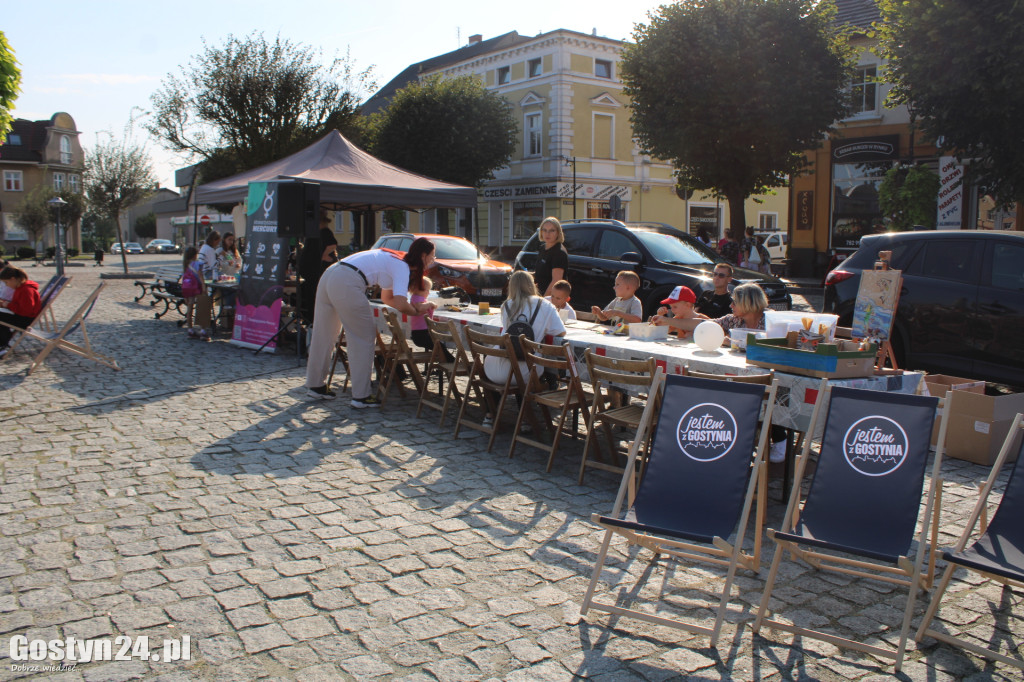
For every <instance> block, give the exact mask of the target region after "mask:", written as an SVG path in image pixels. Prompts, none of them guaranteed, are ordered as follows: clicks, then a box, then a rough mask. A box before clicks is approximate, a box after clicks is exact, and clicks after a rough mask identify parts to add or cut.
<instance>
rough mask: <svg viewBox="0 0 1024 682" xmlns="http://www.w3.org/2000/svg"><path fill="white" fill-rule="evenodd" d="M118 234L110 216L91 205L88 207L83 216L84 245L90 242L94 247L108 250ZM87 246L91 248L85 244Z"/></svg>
mask: <svg viewBox="0 0 1024 682" xmlns="http://www.w3.org/2000/svg"><path fill="white" fill-rule="evenodd" d="M116 234H117V231H116V229H115V225H114V221H113V220H111V219H110V218H109V217H108V216H105V215H100V214H99V213H96V211H95V209H93V208H92V207H91V206H90V207H88V208H87V209H86V211H85V215H83V216H82V245H83V246H85V245H86V243H89V245H91V247H92V249H102V250H104V251H106V250H107V249H108V248H109V247H110V244H111V243H112V242H113V241H114V237H115V236H116ZM85 248H86V249H87V250H89V246H85Z"/></svg>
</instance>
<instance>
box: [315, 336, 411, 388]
mask: <svg viewBox="0 0 1024 682" xmlns="http://www.w3.org/2000/svg"><path fill="white" fill-rule="evenodd" d="M387 354H388V344H387V343H385V341H384V339H383V337H381V335H380V332H377V333H376V350H375V351H374V357H373V363H374V366H375V368H376V370H377V385H378V387H379V386H380V381H381V377H382V376H383V373H384V362H385V358H386V357H387ZM339 361H340V362H341V364H342V366H343V367H344V368H345V382H344V383H343V384H342V386H341V390H342V392H345V391H347V390H348V381H349V370H348V343H347V341H346V339H345V330H344V329H342V330H341V332H340V333H339V334H338V341H337V342H336V343H335V344H334V360H333V361H332V362H331V372H330V374H328V375H327V382H326V385H327V388H330V387H331V383H332V382H333V381H334V373H335V370H336V369H337V368H338V362H339ZM399 389H400V390H401V391H402V395H403V396H404V395H405V393H404V391H405V389H404V388H402V387H401V384H399Z"/></svg>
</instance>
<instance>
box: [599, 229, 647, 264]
mask: <svg viewBox="0 0 1024 682" xmlns="http://www.w3.org/2000/svg"><path fill="white" fill-rule="evenodd" d="M630 251H632V252H634V253H639V251H640V249H639V248H638V247H637V245H636V244H634V243H633V240H632V239H630V238H629V237H627V236H626V235H624V234H622V233H620V232H615V231H614V230H605V231H604V233H603V234H602V235H601V243H600V244H599V245H598V247H597V257H598V258H604V259H605V260H619V259H621V258H622V254H624V253H629V252H630Z"/></svg>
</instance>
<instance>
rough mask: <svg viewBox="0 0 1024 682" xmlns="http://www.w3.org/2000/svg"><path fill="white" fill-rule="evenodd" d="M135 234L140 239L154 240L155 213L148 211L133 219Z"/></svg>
mask: <svg viewBox="0 0 1024 682" xmlns="http://www.w3.org/2000/svg"><path fill="white" fill-rule="evenodd" d="M135 234H136V235H138V236H139V238H140V239H154V238H156V213H153V212H152V211H150V212H149V213H147V214H146V215H143V216H139V217H138V218H136V219H135Z"/></svg>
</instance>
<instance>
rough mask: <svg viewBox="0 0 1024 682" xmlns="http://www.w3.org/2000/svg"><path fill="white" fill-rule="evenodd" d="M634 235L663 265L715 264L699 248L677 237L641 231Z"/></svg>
mask: <svg viewBox="0 0 1024 682" xmlns="http://www.w3.org/2000/svg"><path fill="white" fill-rule="evenodd" d="M633 234H634V235H635V236H636V238H637V239H639V240H640V241H641V242H643V244H644V246H646V247H647V250H648V251H650V252H651V255H652V256H654V257H655V258H657V259H658V260H660V261H661V262H662V263H672V264H673V265H711V264H713V263H714V261H713V260H711V259H710V258H708V256H707V255H706V254H704V253H703V252H702V251H700V250H699V248H698V247H697V246H695V245H693V244H690V243H688V242H686V241H684V240H682V239H680V238H679V237H676V236H675V235H671V234H665V233H664V232H647V231H641V230H637V231H636V232H634V233H633Z"/></svg>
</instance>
